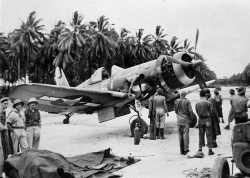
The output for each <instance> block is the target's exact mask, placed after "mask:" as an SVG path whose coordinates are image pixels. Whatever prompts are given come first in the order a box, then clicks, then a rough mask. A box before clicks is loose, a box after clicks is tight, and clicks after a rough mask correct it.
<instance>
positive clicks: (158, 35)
mask: <svg viewBox="0 0 250 178" xmlns="http://www.w3.org/2000/svg"><path fill="white" fill-rule="evenodd" d="M163 31H164V30H163V29H162V28H161V26H156V30H155V35H152V37H153V43H152V45H153V47H154V49H155V53H156V54H155V57H156V58H157V57H158V56H159V55H160V54H164V53H166V52H167V49H168V48H169V44H168V41H167V40H166V39H164V38H165V37H166V36H167V34H163Z"/></svg>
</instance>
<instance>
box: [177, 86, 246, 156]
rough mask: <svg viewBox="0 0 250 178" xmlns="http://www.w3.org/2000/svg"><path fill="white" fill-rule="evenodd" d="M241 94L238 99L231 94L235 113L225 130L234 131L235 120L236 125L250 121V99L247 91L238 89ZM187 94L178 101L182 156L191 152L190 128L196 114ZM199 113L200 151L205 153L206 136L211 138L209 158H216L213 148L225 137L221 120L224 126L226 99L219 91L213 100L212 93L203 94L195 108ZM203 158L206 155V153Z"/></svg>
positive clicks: (202, 91)
mask: <svg viewBox="0 0 250 178" xmlns="http://www.w3.org/2000/svg"><path fill="white" fill-rule="evenodd" d="M237 91H238V94H237V95H234V94H235V92H234V90H233V89H231V90H230V94H231V97H230V103H231V110H230V112H229V116H228V125H227V126H226V127H225V129H229V128H230V122H232V121H233V119H234V120H235V124H238V123H243V122H247V121H248V114H247V112H248V107H249V104H248V98H247V97H246V96H245V91H246V90H245V88H244V87H240V88H238V89H237ZM185 96H186V93H185V92H184V91H182V92H181V93H180V98H179V99H177V100H176V101H175V113H176V115H177V125H178V135H179V142H180V152H181V154H183V155H186V154H187V153H188V152H189V125H190V122H191V121H192V119H193V118H194V117H195V114H194V112H193V110H192V107H191V103H190V101H189V100H188V99H186V98H185ZM195 110H196V113H197V115H198V118H199V119H198V124H197V128H198V129H199V150H198V153H202V148H203V147H204V146H205V135H206V138H207V147H208V149H209V151H208V155H213V154H214V152H213V151H212V148H215V147H217V142H216V138H217V136H218V135H220V134H221V131H220V125H219V123H220V118H221V120H222V123H224V120H223V114H222V96H221V95H220V94H219V91H218V89H215V90H214V98H212V97H211V93H210V90H209V89H203V90H201V91H200V100H199V101H198V102H197V103H196V105H195ZM202 154H203V153H202Z"/></svg>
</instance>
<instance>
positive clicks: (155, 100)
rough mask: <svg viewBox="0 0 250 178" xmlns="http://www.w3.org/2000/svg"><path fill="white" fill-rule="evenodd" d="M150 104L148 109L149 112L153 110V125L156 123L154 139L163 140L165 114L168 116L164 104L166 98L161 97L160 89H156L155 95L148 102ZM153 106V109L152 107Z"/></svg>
mask: <svg viewBox="0 0 250 178" xmlns="http://www.w3.org/2000/svg"><path fill="white" fill-rule="evenodd" d="M150 102H151V103H152V104H151V106H150V108H149V112H152V111H151V110H152V109H154V108H155V119H156V120H155V123H156V137H157V138H158V139H159V138H161V139H165V137H164V125H165V113H167V116H169V114H168V108H167V104H166V98H165V97H164V95H163V91H162V89H161V88H157V90H156V94H155V95H154V96H153V97H152V100H151V101H150ZM152 106H154V107H152Z"/></svg>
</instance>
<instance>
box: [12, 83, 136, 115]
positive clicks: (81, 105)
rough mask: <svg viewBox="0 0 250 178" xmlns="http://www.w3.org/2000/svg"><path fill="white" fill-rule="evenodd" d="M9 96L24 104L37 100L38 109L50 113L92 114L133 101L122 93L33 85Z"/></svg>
mask: <svg viewBox="0 0 250 178" xmlns="http://www.w3.org/2000/svg"><path fill="white" fill-rule="evenodd" d="M9 96H10V97H11V98H12V99H17V98H19V99H22V100H23V101H24V102H25V103H27V101H28V100H29V99H30V98H32V97H34V98H37V100H38V102H39V105H38V109H40V110H42V111H47V112H50V113H68V112H74V113H93V112H95V111H99V110H102V109H104V108H109V107H122V106H123V105H125V104H127V103H129V102H131V101H133V100H134V99H135V96H134V95H128V94H127V93H122V92H114V91H102V90H89V89H85V88H81V89H80V88H75V87H67V86H64V87H62V86H60V87H59V86H55V85H46V84H35V83H32V84H23V85H19V86H17V87H15V88H13V89H12V90H11V92H10V94H9Z"/></svg>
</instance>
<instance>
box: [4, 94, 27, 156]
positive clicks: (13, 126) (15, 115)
mask: <svg viewBox="0 0 250 178" xmlns="http://www.w3.org/2000/svg"><path fill="white" fill-rule="evenodd" d="M23 105H24V103H23V102H22V100H20V99H16V100H15V101H14V104H13V109H12V111H11V112H10V113H9V115H8V118H7V124H8V129H10V130H11V132H12V135H11V137H12V145H13V151H14V154H15V153H17V151H18V144H20V147H21V152H23V151H25V150H26V149H28V148H29V146H28V143H27V136H26V132H25V130H24V128H25V124H24V117H23V115H22V114H21V112H22V108H23Z"/></svg>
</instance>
